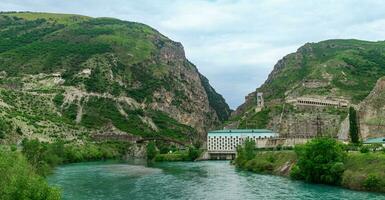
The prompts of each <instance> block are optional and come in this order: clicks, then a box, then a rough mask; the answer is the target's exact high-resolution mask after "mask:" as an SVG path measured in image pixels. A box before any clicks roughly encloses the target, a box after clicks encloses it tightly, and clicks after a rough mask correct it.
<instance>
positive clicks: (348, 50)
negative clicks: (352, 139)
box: [228, 40, 385, 137]
mask: <svg viewBox="0 0 385 200" xmlns="http://www.w3.org/2000/svg"><path fill="white" fill-rule="evenodd" d="M384 58H385V42H382V41H381V42H368V41H360V40H327V41H322V42H318V43H307V44H305V45H304V46H302V47H300V48H299V49H298V50H297V51H296V52H294V53H291V54H289V55H287V56H285V57H283V58H282V59H281V60H279V61H278V62H277V64H276V65H275V66H274V69H273V71H272V72H271V73H270V75H269V76H268V79H267V80H266V81H265V83H264V84H263V85H262V86H261V87H259V88H257V89H256V91H255V92H252V93H250V94H249V95H248V96H247V97H246V101H245V103H244V104H243V105H241V106H240V107H239V108H238V109H237V110H236V112H234V113H233V117H232V119H231V120H230V122H228V123H229V124H230V125H234V124H238V127H247V128H270V129H274V130H276V131H278V132H280V133H281V134H282V135H286V136H301V135H302V136H314V135H317V134H322V135H325V134H326V135H332V136H335V137H337V133H338V132H341V131H342V132H344V133H343V134H342V133H341V134H342V135H346V133H345V132H346V126H344V124H342V122H343V121H344V120H345V119H346V117H347V107H348V106H355V107H357V106H358V104H359V103H360V102H362V101H363V100H364V99H365V98H366V97H367V96H368V95H369V93H370V92H371V90H372V89H373V87H374V86H375V84H376V82H377V80H378V79H379V78H380V77H382V76H384V75H385V67H384V66H385V59H384ZM257 92H262V93H263V95H264V99H265V108H264V109H262V111H260V112H256V111H258V110H259V109H256V101H257V100H256V96H257V95H256V93H257ZM343 127H345V128H343Z"/></svg>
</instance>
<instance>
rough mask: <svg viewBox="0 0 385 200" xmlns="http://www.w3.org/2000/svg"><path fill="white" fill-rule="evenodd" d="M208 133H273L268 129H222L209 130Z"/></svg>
mask: <svg viewBox="0 0 385 200" xmlns="http://www.w3.org/2000/svg"><path fill="white" fill-rule="evenodd" d="M209 133H273V131H271V130H268V129H223V130H214V131H209Z"/></svg>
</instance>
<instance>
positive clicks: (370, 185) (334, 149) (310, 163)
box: [233, 138, 385, 192]
mask: <svg viewBox="0 0 385 200" xmlns="http://www.w3.org/2000/svg"><path fill="white" fill-rule="evenodd" d="M252 143H253V142H250V141H247V142H246V143H245V144H244V145H243V146H240V147H239V148H238V149H237V158H236V159H235V160H234V161H233V164H235V165H236V166H237V167H239V168H241V169H244V170H248V171H252V172H256V173H267V174H275V175H282V176H290V177H291V178H294V179H300V180H305V181H309V182H312V183H323V184H331V185H339V186H342V187H345V188H349V189H354V190H364V191H375V192H385V189H384V188H385V181H384V180H385V172H384V170H383V169H384V168H385V151H384V150H383V149H382V151H378V150H379V149H380V148H382V147H380V145H363V146H361V148H360V149H365V151H363V152H362V153H361V152H360V151H357V149H358V146H357V144H351V145H343V144H342V143H339V142H338V141H336V140H334V139H331V138H317V139H313V140H312V141H309V142H308V143H307V144H305V145H297V146H296V147H295V151H287V150H284V151H282V150H280V149H278V148H276V149H275V150H274V149H271V150H268V151H266V150H261V149H253V148H251V146H252ZM246 146H248V147H246ZM246 149H248V150H246ZM352 150H353V151H352ZM253 155H254V157H252V156H253Z"/></svg>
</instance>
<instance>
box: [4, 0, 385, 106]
mask: <svg viewBox="0 0 385 200" xmlns="http://www.w3.org/2000/svg"><path fill="white" fill-rule="evenodd" d="M0 10H3V11H7V10H29V11H42V12H61V13H77V14H83V15H89V16H94V17H101V16H107V17H116V18H120V19H124V20H129V21H137V22H142V23H145V24H148V25H150V26H152V27H154V28H156V29H157V30H159V31H160V32H161V33H163V34H164V35H166V36H168V37H170V38H171V39H173V40H176V41H180V42H182V44H183V45H184V47H185V51H186V56H187V58H188V59H189V60H191V61H192V62H193V63H194V64H196V65H197V67H198V69H199V70H200V71H201V72H202V73H203V74H204V75H205V76H207V77H208V79H209V80H210V82H211V84H212V85H213V86H214V88H215V89H216V90H217V91H218V92H220V93H221V94H223V95H224V97H225V98H226V100H227V102H228V103H229V104H230V106H231V107H232V108H236V107H237V106H238V105H240V104H241V103H243V101H244V96H246V95H247V94H248V93H250V92H252V91H254V90H255V88H257V87H258V86H260V85H261V84H262V83H263V82H264V80H265V79H266V78H267V76H268V74H269V72H270V71H271V70H272V68H273V66H274V64H275V63H276V62H277V61H278V59H280V58H282V57H283V56H285V55H286V54H288V53H291V52H294V51H295V50H296V49H297V48H299V47H300V46H302V45H303V44H304V43H306V42H317V41H321V40H326V39H332V38H356V39H365V40H384V39H385V12H384V10H385V4H384V3H383V1H380V0H366V1H362V0H338V1H337V0H320V1H309V0H259V1H255V0H194V1H187V0H162V1H158V0H136V1H134V0H130V1H124V0H108V1H106V0H81V1H80V0H79V1H62V0H2V1H1V2H0Z"/></svg>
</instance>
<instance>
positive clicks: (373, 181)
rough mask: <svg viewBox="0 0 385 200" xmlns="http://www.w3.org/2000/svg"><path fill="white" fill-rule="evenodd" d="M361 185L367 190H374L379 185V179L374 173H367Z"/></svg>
mask: <svg viewBox="0 0 385 200" xmlns="http://www.w3.org/2000/svg"><path fill="white" fill-rule="evenodd" d="M363 185H364V187H365V188H366V189H368V190H376V189H378V188H379V187H380V179H379V178H378V177H377V176H376V175H374V174H369V176H368V177H367V178H366V179H365V181H364V184H363Z"/></svg>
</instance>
